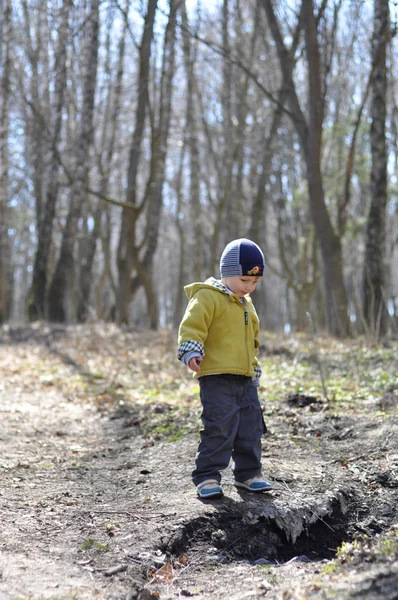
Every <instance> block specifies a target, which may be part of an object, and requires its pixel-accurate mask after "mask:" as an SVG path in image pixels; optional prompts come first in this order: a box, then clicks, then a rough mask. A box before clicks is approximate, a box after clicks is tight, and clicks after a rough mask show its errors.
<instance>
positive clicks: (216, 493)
mask: <svg viewBox="0 0 398 600" xmlns="http://www.w3.org/2000/svg"><path fill="white" fill-rule="evenodd" d="M198 496H199V498H202V499H203V498H215V497H217V496H220V497H221V496H224V492H210V493H208V494H201V493H199V492H198Z"/></svg>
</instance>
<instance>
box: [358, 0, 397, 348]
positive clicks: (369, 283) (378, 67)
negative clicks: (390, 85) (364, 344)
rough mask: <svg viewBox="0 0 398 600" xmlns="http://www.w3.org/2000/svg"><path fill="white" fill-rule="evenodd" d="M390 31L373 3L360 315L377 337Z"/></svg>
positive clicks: (383, 319)
mask: <svg viewBox="0 0 398 600" xmlns="http://www.w3.org/2000/svg"><path fill="white" fill-rule="evenodd" d="M389 28H390V19H389V6H388V0H374V33H373V40H372V62H373V64H374V71H373V80H372V105H371V117H372V123H371V127H370V145H371V153H372V167H371V175H370V210H369V215H368V220H367V228H366V246H365V261H364V274H363V312H364V317H365V320H366V323H367V325H368V327H369V329H370V331H371V332H372V333H373V334H375V335H376V337H379V336H383V335H385V333H386V332H387V328H388V312H387V307H386V298H387V293H386V287H385V286H386V265H385V255H386V205H387V144H386V116H387V109H386V98H387V65H386V44H387V42H388V39H389Z"/></svg>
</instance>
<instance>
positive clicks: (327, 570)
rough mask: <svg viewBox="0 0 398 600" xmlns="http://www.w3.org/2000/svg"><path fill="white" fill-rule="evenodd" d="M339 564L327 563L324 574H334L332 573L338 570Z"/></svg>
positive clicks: (323, 570)
mask: <svg viewBox="0 0 398 600" xmlns="http://www.w3.org/2000/svg"><path fill="white" fill-rule="evenodd" d="M337 568H338V567H337V564H336V563H335V562H333V563H328V564H327V565H324V567H323V569H322V573H323V574H324V575H332V573H335V572H336V571H337Z"/></svg>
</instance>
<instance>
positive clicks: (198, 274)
mask: <svg viewBox="0 0 398 600" xmlns="http://www.w3.org/2000/svg"><path fill="white" fill-rule="evenodd" d="M181 17H182V24H183V31H182V41H183V48H184V64H185V71H186V76H187V133H188V147H189V159H190V169H189V170H190V194H189V195H190V203H191V207H192V223H193V238H194V247H195V251H194V253H193V257H192V260H193V269H192V273H193V277H194V279H195V281H201V279H202V256H203V253H202V252H201V250H200V249H201V248H203V239H202V238H203V232H202V208H201V202H200V163H199V147H198V132H197V124H196V110H195V96H194V90H195V88H196V86H195V84H194V79H195V60H194V55H193V48H192V44H191V34H190V32H189V25H188V17H187V11H186V6H185V0H183V2H182V5H181ZM182 251H183V252H184V249H182Z"/></svg>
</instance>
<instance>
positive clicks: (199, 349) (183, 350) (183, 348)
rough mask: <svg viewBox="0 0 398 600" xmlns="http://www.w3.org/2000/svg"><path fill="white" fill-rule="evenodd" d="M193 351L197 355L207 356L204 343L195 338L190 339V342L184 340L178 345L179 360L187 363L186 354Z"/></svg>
mask: <svg viewBox="0 0 398 600" xmlns="http://www.w3.org/2000/svg"><path fill="white" fill-rule="evenodd" d="M193 352H195V353H196V356H201V357H202V358H204V356H205V349H204V347H203V344H201V343H200V342H195V341H194V340H188V342H183V343H182V344H180V345H179V346H178V351H177V358H178V360H181V362H183V363H185V364H187V363H186V362H185V355H186V354H187V353H190V354H192V353H193ZM189 358H190V359H191V358H192V356H190V357H189Z"/></svg>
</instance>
